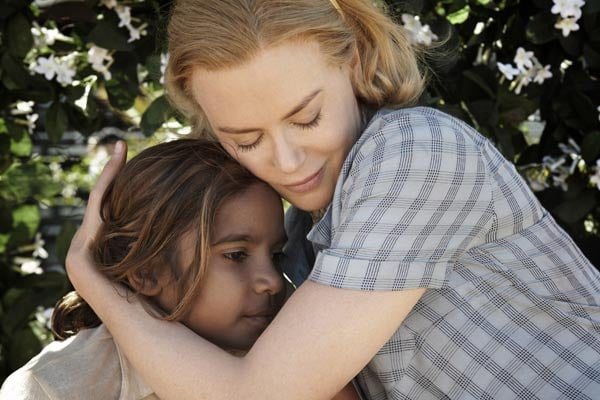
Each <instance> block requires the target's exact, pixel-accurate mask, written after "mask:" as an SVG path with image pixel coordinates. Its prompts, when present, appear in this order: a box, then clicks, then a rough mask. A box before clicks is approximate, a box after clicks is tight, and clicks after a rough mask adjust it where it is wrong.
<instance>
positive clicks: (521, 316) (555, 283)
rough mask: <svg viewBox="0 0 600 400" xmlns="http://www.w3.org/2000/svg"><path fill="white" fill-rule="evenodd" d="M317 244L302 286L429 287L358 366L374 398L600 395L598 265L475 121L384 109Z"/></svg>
mask: <svg viewBox="0 0 600 400" xmlns="http://www.w3.org/2000/svg"><path fill="white" fill-rule="evenodd" d="M299 218H301V213H299V212H298V211H297V210H292V211H291V212H290V213H289V216H288V220H287V221H286V223H287V227H288V229H290V231H295V233H294V232H290V234H289V236H290V237H291V238H293V237H294V236H295V237H298V234H299V233H306V231H303V230H304V229H306V222H307V221H308V219H306V218H305V219H304V220H303V221H304V226H300V225H298V224H295V222H297V221H298V220H299ZM308 239H310V240H311V242H312V246H313V247H314V249H315V250H317V251H318V253H317V255H316V259H315V260H314V268H312V271H311V268H310V265H312V262H311V261H312V260H311V255H310V254H309V253H310V252H309V251H307V247H306V245H304V246H292V247H295V250H294V251H295V253H293V254H291V255H290V257H291V260H290V267H291V270H290V275H292V276H294V280H295V281H296V282H295V283H297V284H298V283H300V282H301V281H302V279H303V278H305V277H306V275H307V274H308V273H309V272H310V276H308V279H310V280H312V281H315V282H318V283H321V284H324V285H329V286H334V287H338V288H347V289H355V290H403V289H412V288H428V289H431V290H427V291H426V292H425V294H424V295H423V297H422V298H421V300H420V301H419V302H418V303H417V305H416V306H415V307H414V309H413V310H412V312H411V313H410V314H409V315H408V317H407V318H406V319H405V320H404V322H403V323H402V325H401V326H400V327H399V328H398V330H397V331H396V332H395V334H394V335H393V336H392V337H391V338H390V340H389V341H388V342H387V343H386V344H385V345H384V346H383V347H382V348H381V349H380V350H379V352H378V353H377V354H376V355H375V357H374V358H373V359H372V360H371V361H370V362H369V364H368V365H367V366H366V367H365V368H364V369H363V371H362V372H361V373H360V375H359V377H358V381H359V383H360V385H361V387H362V389H363V390H364V391H365V393H366V395H367V397H368V398H369V399H372V400H375V399H413V400H415V399H442V398H443V399H513V398H520V399H521V398H522V399H556V398H566V399H593V398H595V399H599V398H600V272H599V271H598V270H596V269H595V268H594V267H593V266H592V265H591V264H590V262H589V261H588V260H587V259H586V258H585V256H584V255H583V254H582V253H581V251H580V250H579V249H578V248H577V247H576V245H575V244H574V243H573V242H572V240H571V239H570V238H569V236H568V235H567V234H566V233H565V232H564V231H563V230H562V229H561V228H560V227H559V226H558V225H557V224H556V222H555V221H554V219H553V218H552V217H551V216H550V215H549V214H548V212H547V211H546V210H544V209H543V208H542V206H541V205H540V204H539V203H538V201H537V200H536V198H535V196H534V195H533V194H532V193H531V191H530V190H529V188H528V186H527V184H526V183H525V182H524V181H523V179H522V178H521V177H520V175H519V174H518V172H517V171H516V170H515V168H514V166H513V165H512V164H511V163H510V162H508V161H506V160H505V159H504V158H503V157H502V156H501V154H500V153H499V152H498V150H497V149H495V148H494V147H493V145H492V144H491V143H490V142H489V141H488V140H487V139H485V138H484V137H482V136H481V135H480V134H478V133H477V132H476V131H475V130H473V129H472V128H471V127H469V126H468V125H466V124H465V123H463V122H461V121H459V120H457V119H455V118H453V117H450V116H449V115H446V114H444V113H442V112H440V111H436V110H434V109H431V108H412V109H402V110H397V111H389V110H388V111H386V110H383V111H380V112H378V114H377V115H376V116H375V117H374V118H373V119H372V121H371V122H370V124H369V125H368V127H367V129H366V130H365V132H364V133H363V134H362V135H361V137H360V138H359V139H358V141H357V143H356V144H355V145H354V147H353V148H352V149H351V151H350V153H349V155H348V157H347V159H346V161H345V163H344V165H343V167H342V171H341V174H340V177H339V179H338V182H337V186H336V189H335V193H334V197H333V200H332V203H331V205H330V207H329V208H328V210H327V212H326V214H325V216H324V217H323V219H322V220H321V221H320V222H319V223H317V224H316V225H315V226H314V227H313V228H312V230H311V231H310V233H309V234H308ZM296 244H297V243H296ZM313 257H314V256H313Z"/></svg>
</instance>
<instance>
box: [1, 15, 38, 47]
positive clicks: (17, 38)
mask: <svg viewBox="0 0 600 400" xmlns="http://www.w3.org/2000/svg"><path fill="white" fill-rule="evenodd" d="M6 41H7V45H8V51H9V52H10V53H11V54H12V55H14V56H16V57H19V58H23V57H25V55H26V54H27V53H28V52H29V50H30V49H31V47H32V46H33V35H32V34H31V24H30V23H29V20H28V19H27V18H26V17H25V16H24V15H23V14H21V13H17V14H14V15H13V16H12V18H11V19H10V20H9V21H8V24H7V27H6Z"/></svg>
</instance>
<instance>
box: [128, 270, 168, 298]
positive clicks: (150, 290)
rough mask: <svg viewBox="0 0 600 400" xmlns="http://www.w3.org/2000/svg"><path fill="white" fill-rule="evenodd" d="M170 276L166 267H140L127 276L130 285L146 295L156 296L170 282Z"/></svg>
mask: <svg viewBox="0 0 600 400" xmlns="http://www.w3.org/2000/svg"><path fill="white" fill-rule="evenodd" d="M171 278H172V276H171V272H170V271H168V268H163V269H162V270H159V271H156V270H155V269H154V268H152V267H144V268H141V269H139V270H137V271H135V272H133V273H130V274H128V276H127V279H128V280H129V284H130V285H131V287H132V288H134V289H135V290H137V291H138V292H139V293H140V294H142V295H144V296H147V297H155V296H158V295H159V294H160V293H161V292H162V291H163V289H165V288H166V287H167V286H168V285H169V284H170V283H171Z"/></svg>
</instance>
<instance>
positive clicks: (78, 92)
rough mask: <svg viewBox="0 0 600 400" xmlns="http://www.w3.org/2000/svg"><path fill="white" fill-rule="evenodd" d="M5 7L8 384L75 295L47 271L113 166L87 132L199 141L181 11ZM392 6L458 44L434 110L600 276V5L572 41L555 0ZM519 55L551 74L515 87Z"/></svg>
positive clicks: (439, 69) (1, 89)
mask: <svg viewBox="0 0 600 400" xmlns="http://www.w3.org/2000/svg"><path fill="white" fill-rule="evenodd" d="M0 2H1V5H0V382H2V381H3V379H4V377H6V376H7V375H8V374H9V373H10V372H11V371H13V370H14V369H16V368H18V367H19V366H21V365H22V364H23V363H25V362H26V361H27V360H28V359H29V358H30V357H31V356H32V355H34V354H35V353H37V352H38V351H39V350H40V349H41V348H42V346H44V345H45V344H46V343H48V341H50V340H51V337H50V335H49V331H48V328H47V326H46V320H47V315H45V314H44V312H43V311H44V310H45V309H47V308H50V307H52V306H53V305H54V304H55V302H56V300H57V299H58V298H60V297H61V296H62V295H63V294H64V293H65V292H66V291H68V290H69V288H70V285H69V283H68V280H67V278H66V276H65V274H64V271H63V270H62V269H61V268H60V265H49V262H48V260H49V258H46V256H47V254H46V250H45V248H44V246H45V244H44V238H43V237H42V234H41V233H42V232H44V225H43V224H44V215H45V214H48V213H49V212H50V211H51V210H55V209H62V208H69V207H72V208H75V207H78V206H82V205H83V204H85V199H86V197H87V194H88V191H89V188H90V186H91V185H92V184H93V179H94V174H95V173H97V171H98V170H99V169H100V168H101V165H102V162H103V161H104V157H103V156H102V154H103V153H102V152H101V151H99V150H98V148H99V146H96V148H95V149H94V150H93V151H92V152H91V153H90V154H88V155H84V156H83V157H80V156H79V155H73V152H74V149H75V147H76V144H74V143H73V141H72V139H70V138H71V137H72V135H71V133H72V132H73V131H77V132H79V133H81V134H82V135H84V136H85V137H87V136H90V139H89V140H88V142H87V143H84V144H88V145H90V147H93V146H91V145H93V144H94V143H95V142H93V141H92V139H94V140H96V141H97V136H94V135H97V132H98V131H100V130H101V129H102V128H105V127H116V128H119V129H120V130H123V131H128V130H137V131H138V132H141V133H142V134H143V135H145V136H147V137H148V138H149V139H148V141H144V140H142V139H139V143H137V144H136V142H132V141H131V140H130V149H131V148H133V151H135V148H136V147H140V148H141V147H144V146H145V145H147V143H148V142H156V141H159V140H161V138H164V137H165V135H167V134H169V132H170V131H176V132H182V131H185V127H183V126H182V125H181V124H180V123H179V122H178V120H177V119H176V118H175V117H176V115H175V112H174V110H173V109H172V108H171V106H170V105H169V103H168V102H167V101H166V98H165V97H164V93H163V91H162V85H161V77H162V70H163V68H164V63H165V59H166V57H165V54H164V53H165V51H166V50H165V41H164V28H165V21H166V20H167V16H168V12H169V6H170V2H171V1H170V0H145V1H137V0H116V1H114V2H112V1H111V0H84V1H60V0H59V1H55V2H39V3H38V4H42V3H45V4H49V5H47V6H44V7H43V8H40V7H41V6H38V5H36V4H34V3H32V1H31V0H0ZM378 3H384V2H383V0H378ZM385 3H386V4H387V6H388V9H389V11H390V12H391V13H392V14H394V16H395V17H396V19H397V21H398V22H399V23H405V24H406V23H407V22H406V21H408V22H410V21H411V19H410V17H409V18H408V19H407V18H406V17H405V18H404V19H403V18H402V14H409V15H418V16H419V17H420V20H419V21H418V22H419V25H420V27H419V26H416V25H414V26H413V27H412V28H411V29H412V30H413V31H414V33H420V36H418V35H416V36H415V37H416V38H418V40H424V39H427V38H428V37H429V38H431V33H433V34H435V35H437V36H438V37H439V38H440V39H441V41H442V42H443V44H442V45H440V46H438V47H437V48H436V49H435V50H434V51H433V52H432V54H434V55H437V56H435V57H434V56H431V57H429V58H428V59H427V61H428V62H429V63H430V64H431V65H432V66H433V69H434V74H433V77H432V81H431V85H430V87H429V88H428V91H427V94H426V96H425V97H424V99H423V102H424V103H425V104H429V105H432V106H434V107H438V108H440V109H443V110H445V111H446V112H449V113H451V114H453V115H455V116H457V117H459V118H462V119H463V120H465V121H467V122H468V123H469V124H470V125H472V126H474V127H475V128H477V129H478V130H479V131H480V132H482V133H483V134H484V135H486V136H487V137H489V138H490V139H491V140H492V141H493V142H494V143H495V144H496V145H497V146H498V147H499V148H500V149H501V151H502V152H503V153H504V155H506V156H507V157H508V158H510V159H512V160H514V161H515V162H516V164H517V167H518V168H519V170H520V171H521V172H522V174H523V176H524V177H525V179H526V180H527V181H528V182H529V184H530V185H531V187H532V188H533V189H534V190H536V191H537V194H538V196H539V198H540V200H541V201H542V203H543V204H544V206H545V207H546V208H547V209H548V210H549V211H550V212H551V213H552V214H553V215H554V216H555V217H556V218H557V220H558V221H559V222H560V223H561V224H562V226H563V227H564V228H565V229H567V230H568V232H569V233H570V234H571V235H572V236H573V238H574V239H575V240H576V241H577V243H578V244H579V245H580V246H581V248H582V249H583V250H584V252H586V254H588V256H589V257H590V259H591V260H592V261H593V262H594V263H595V264H596V265H600V258H599V256H598V255H596V252H594V247H595V246H597V243H598V240H599V233H598V223H599V221H600V207H599V200H600V197H599V196H600V190H599V187H600V186H599V185H600V170H599V169H600V166H598V167H597V166H596V165H597V164H596V163H597V160H598V159H599V158H600V120H599V113H600V110H599V109H598V106H599V105H600V80H599V78H600V76H599V74H600V1H593V0H587V1H586V4H585V6H584V7H583V9H582V15H581V17H580V18H579V19H578V21H577V23H578V25H579V29H578V30H575V31H572V32H570V33H569V34H568V35H567V36H564V35H563V33H562V31H561V30H560V29H557V28H556V27H555V24H556V23H557V22H559V21H560V19H561V17H560V16H558V15H556V14H553V13H552V12H551V8H552V7H553V2H552V0H533V1H526V0H498V1H494V0H403V1H392V0H389V1H386V2H385ZM127 11H129V13H130V15H131V19H130V20H127V18H126V15H127ZM405 20H406V21H405ZM412 21H413V22H414V20H412ZM119 25H121V26H119ZM425 25H427V26H428V27H430V31H427V29H425ZM406 27H407V29H408V28H409V27H408V25H407V26H406ZM446 38H447V39H446ZM415 40H417V39H415ZM519 48H522V49H523V51H530V52H532V53H533V54H532V55H533V56H534V57H535V60H537V61H536V62H533V60H532V59H530V60H531V61H532V64H533V65H532V67H531V68H529V69H523V70H520V71H518V74H517V73H515V76H513V77H511V78H509V77H508V76H506V74H505V73H503V72H502V71H501V70H500V68H499V67H500V66H501V65H512V66H513V68H515V65H516V63H515V61H514V58H515V55H516V54H517V51H518V49H519ZM544 67H547V70H544ZM525 70H527V71H529V72H526V71H525ZM527 73H529V74H530V75H527ZM549 74H551V76H549ZM536 80H537V81H536ZM80 145H81V143H80ZM100 147H101V146H100ZM44 149H45V150H44ZM42 150H44V151H42ZM61 207H62V208H61ZM76 226H77V219H76V218H69V217H64V218H63V221H62V223H61V227H60V232H59V233H58V236H57V237H56V243H55V244H54V248H53V252H52V253H53V255H54V259H55V260H56V261H55V263H58V264H62V263H64V258H65V254H66V251H67V249H68V245H69V242H70V239H71V237H72V235H73V233H74V232H75V230H76Z"/></svg>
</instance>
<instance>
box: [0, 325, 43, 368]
mask: <svg viewBox="0 0 600 400" xmlns="http://www.w3.org/2000/svg"><path fill="white" fill-rule="evenodd" d="M7 350H8V357H7V358H8V367H9V368H10V370H15V369H17V368H20V367H21V366H23V365H25V363H27V362H28V361H29V360H30V359H31V358H32V357H33V356H35V355H36V354H37V353H39V352H40V351H41V350H42V343H41V342H40V340H39V339H38V338H37V337H36V336H35V334H34V333H33V331H32V330H31V328H30V327H25V328H23V329H20V330H19V331H17V332H14V334H13V335H11V336H10V339H9V342H8V346H7Z"/></svg>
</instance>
